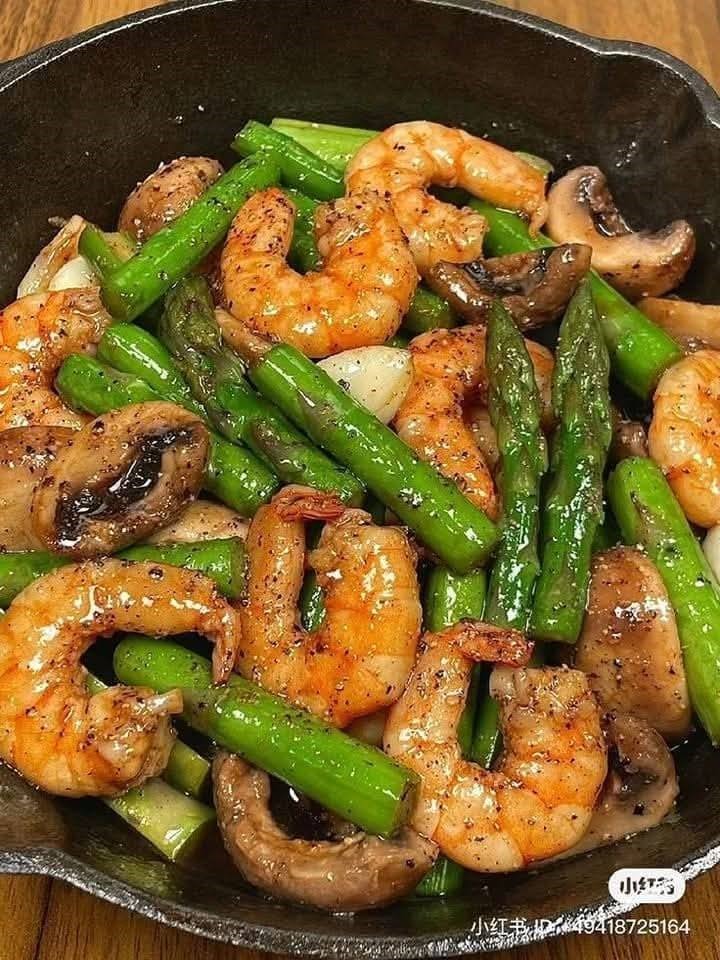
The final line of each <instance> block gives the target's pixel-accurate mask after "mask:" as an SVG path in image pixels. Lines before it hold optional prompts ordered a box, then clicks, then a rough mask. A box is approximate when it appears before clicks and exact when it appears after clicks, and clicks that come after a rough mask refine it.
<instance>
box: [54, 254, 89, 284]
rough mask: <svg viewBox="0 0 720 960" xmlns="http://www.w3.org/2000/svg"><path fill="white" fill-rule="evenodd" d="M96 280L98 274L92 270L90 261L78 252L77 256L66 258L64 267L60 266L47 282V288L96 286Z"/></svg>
mask: <svg viewBox="0 0 720 960" xmlns="http://www.w3.org/2000/svg"><path fill="white" fill-rule="evenodd" d="M98 282H99V281H98V275H97V274H96V273H95V271H94V270H93V267H92V264H91V263H90V261H89V260H86V259H85V257H83V256H82V254H78V255H77V257H73V258H72V260H68V262H67V263H66V264H65V266H64V267H60V269H59V270H58V272H57V273H56V274H55V276H54V277H53V278H52V280H51V281H50V283H49V284H48V290H70V289H75V288H77V287H96V286H97V284H98Z"/></svg>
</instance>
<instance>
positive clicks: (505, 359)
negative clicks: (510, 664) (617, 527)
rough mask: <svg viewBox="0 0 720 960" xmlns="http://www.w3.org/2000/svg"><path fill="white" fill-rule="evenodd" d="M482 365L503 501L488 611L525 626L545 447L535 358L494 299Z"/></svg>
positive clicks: (498, 620) (534, 571) (499, 620)
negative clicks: (496, 440) (486, 378)
mask: <svg viewBox="0 0 720 960" xmlns="http://www.w3.org/2000/svg"><path fill="white" fill-rule="evenodd" d="M485 364H486V368H487V372H488V382H489V395H488V408H489V411H490V419H491V421H492V425H493V427H494V428H495V432H496V434H497V438H498V449H499V452H500V472H499V475H498V478H497V481H498V490H499V493H500V500H501V502H502V505H503V509H502V520H501V523H500V531H501V535H500V542H499V544H498V548H497V551H496V553H495V558H494V561H493V566H492V571H491V573H490V584H489V587H488V600H487V607H486V610H485V618H486V620H488V621H489V622H490V623H495V624H497V625H498V626H503V627H515V628H516V629H517V630H526V629H527V625H528V621H529V619H530V612H531V610H532V596H533V590H534V587H535V581H536V580H537V577H538V574H539V572H540V561H539V559H538V527H539V516H540V482H541V480H542V476H543V474H544V473H545V470H546V469H547V448H546V445H545V437H544V435H543V432H542V428H541V426H540V415H541V403H540V393H539V391H538V387H537V383H536V382H535V371H534V368H533V365H532V361H531V360H530V355H529V354H528V351H527V347H526V346H525V341H524V340H523V338H522V335H521V334H520V332H519V331H518V329H517V327H516V326H515V323H514V321H513V318H512V317H511V315H510V313H509V312H508V311H507V310H506V309H505V307H504V306H503V305H502V304H501V303H500V302H499V301H498V302H496V303H495V304H494V305H493V307H492V308H491V312H490V318H489V323H488V337H487V348H486V356H485Z"/></svg>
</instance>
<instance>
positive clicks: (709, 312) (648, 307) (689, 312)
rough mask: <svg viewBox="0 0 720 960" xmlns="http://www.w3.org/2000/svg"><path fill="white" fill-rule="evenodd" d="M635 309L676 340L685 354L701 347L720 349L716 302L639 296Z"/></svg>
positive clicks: (719, 316)
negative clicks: (640, 298) (693, 301)
mask: <svg viewBox="0 0 720 960" xmlns="http://www.w3.org/2000/svg"><path fill="white" fill-rule="evenodd" d="M638 309H640V310H642V312H643V313H644V314H645V316H646V317H649V318H650V319H651V320H652V322H653V323H656V324H657V325H658V326H659V327H662V328H663V330H664V331H665V332H666V333H669V334H670V336H671V337H673V338H674V339H675V340H677V342H678V343H679V344H680V346H682V347H683V348H684V349H685V351H686V352H687V353H690V352H692V351H694V350H702V349H704V348H705V347H709V348H710V349H712V350H720V305H718V304H715V303H692V302H691V301H689V300H672V299H669V300H663V299H662V298H660V297H643V299H642V300H639V301H638Z"/></svg>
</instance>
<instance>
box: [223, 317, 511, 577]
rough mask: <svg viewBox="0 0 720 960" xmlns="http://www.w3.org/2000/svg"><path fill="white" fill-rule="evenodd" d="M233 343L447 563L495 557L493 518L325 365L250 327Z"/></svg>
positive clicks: (468, 565)
mask: <svg viewBox="0 0 720 960" xmlns="http://www.w3.org/2000/svg"><path fill="white" fill-rule="evenodd" d="M233 346H234V347H235V348H236V349H238V350H239V351H240V353H241V355H242V356H243V357H244V359H245V360H246V361H247V363H248V371H249V375H250V378H251V380H252V381H253V383H254V384H255V386H256V387H257V388H258V390H259V391H260V392H261V393H262V394H263V396H265V397H266V398H267V399H268V400H271V401H272V402H273V403H275V404H276V405H277V406H278V407H279V408H280V409H281V410H282V411H283V413H285V415H286V416H287V417H289V419H290V420H292V421H293V422H294V423H295V424H296V425H297V426H298V427H299V428H300V429H301V430H303V431H304V432H305V433H307V434H308V436H309V437H311V439H312V440H314V441H315V443H317V444H318V445H319V446H321V447H323V448H324V449H325V450H327V451H328V453H330V454H331V455H332V456H333V457H335V458H336V459H337V460H339V461H340V463H344V464H345V466H347V467H349V468H350V470H352V472H353V473H354V474H355V476H357V477H359V478H360V480H362V481H363V482H364V483H365V484H366V485H367V487H368V489H369V490H370V491H371V492H372V493H374V494H375V496H376V497H377V498H378V499H379V500H381V501H382V502H383V503H384V504H385V506H386V507H389V508H390V509H391V510H392V511H393V513H395V514H396V516H398V517H399V518H400V519H401V520H402V521H403V522H404V523H406V524H407V525H408V526H409V527H410V528H411V529H412V530H414V532H415V533H416V534H417V535H418V537H419V538H420V539H421V540H422V541H423V542H424V543H425V544H427V546H428V547H430V549H431V550H433V551H434V552H435V553H436V554H437V555H438V557H439V558H440V560H441V561H442V562H443V563H444V564H446V565H447V566H448V567H450V568H451V569H452V570H454V571H455V572H457V573H467V572H468V571H470V570H472V569H474V568H475V567H477V566H479V565H481V564H482V563H483V562H484V561H485V560H486V559H487V557H488V556H489V554H490V552H491V551H492V549H493V547H494V545H495V540H496V536H497V533H496V530H495V525H494V524H493V523H492V521H491V520H489V519H488V517H487V516H486V515H485V514H484V513H483V512H482V510H480V509H478V508H477V507H476V506H474V504H472V503H470V501H469V500H467V499H466V498H465V497H464V496H463V495H462V493H461V492H460V490H459V489H458V488H457V486H456V485H455V484H454V483H452V482H451V481H450V480H447V479H446V478H445V477H443V476H441V475H440V474H439V473H438V471H437V470H435V469H434V468H433V467H432V466H431V465H430V464H429V463H426V462H425V461H423V460H420V459H419V457H417V456H416V454H415V453H414V452H413V451H412V450H411V449H410V448H409V447H408V446H406V445H405V444H404V443H403V442H402V441H401V440H400V439H399V438H398V436H397V435H396V434H394V433H393V432H392V431H391V430H389V429H388V428H387V427H386V426H385V425H384V424H382V423H380V421H379V420H378V419H377V417H374V416H373V415H372V414H371V413H370V412H369V411H368V410H366V409H365V408H364V407H363V406H362V405H361V404H359V403H358V402H357V401H356V400H354V399H353V398H352V397H351V396H350V395H349V394H348V393H346V392H345V391H344V390H343V389H342V387H340V386H338V384H336V383H335V381H334V380H332V379H331V378H330V377H329V376H328V375H327V374H326V373H325V372H324V370H322V369H321V368H320V367H317V366H316V365H315V364H314V363H312V361H310V360H308V358H307V357H306V356H304V355H303V354H302V353H300V351H299V350H296V349H295V348H294V347H291V346H289V345H288V344H278V345H277V346H273V345H272V344H270V343H268V342H267V341H265V340H262V339H261V338H260V337H256V336H255V335H254V334H252V333H251V332H250V331H249V330H247V331H246V330H243V331H236V332H235V334H234V337H233Z"/></svg>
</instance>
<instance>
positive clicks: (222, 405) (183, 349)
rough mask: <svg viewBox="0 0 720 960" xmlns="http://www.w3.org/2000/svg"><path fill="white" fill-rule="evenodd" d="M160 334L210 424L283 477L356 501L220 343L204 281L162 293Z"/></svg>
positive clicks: (350, 481) (354, 490) (358, 495)
mask: <svg viewBox="0 0 720 960" xmlns="http://www.w3.org/2000/svg"><path fill="white" fill-rule="evenodd" d="M160 334H161V336H162V338H163V340H164V341H165V343H166V344H167V346H168V347H169V348H170V350H171V351H172V354H173V356H174V358H175V361H176V363H177V364H178V366H179V367H180V368H181V369H182V371H183V373H184V374H185V377H186V379H187V382H188V383H189V384H190V387H191V389H192V391H193V393H194V395H195V398H196V399H197V400H198V401H200V402H201V403H202V404H204V407H205V410H206V411H207V413H208V415H209V417H210V420H211V422H212V423H213V425H214V426H215V427H216V428H217V429H218V430H219V431H220V433H221V434H223V435H224V436H225V437H227V438H228V439H229V440H232V441H233V442H236V443H239V442H244V443H246V444H247V445H248V447H250V449H251V450H252V451H253V452H254V453H255V454H256V455H257V456H258V457H259V458H260V459H261V460H263V461H264V462H265V463H266V464H267V465H268V466H269V467H270V469H271V470H273V472H274V473H276V474H277V476H278V477H280V479H281V480H283V481H284V482H285V483H303V484H306V485H308V486H311V487H315V489H317V490H327V491H330V492H333V493H337V494H338V496H340V497H341V498H342V499H343V500H344V501H346V502H347V503H353V504H357V503H359V502H360V501H361V499H362V496H363V493H364V490H363V486H362V484H361V483H360V482H359V481H358V480H356V479H355V477H353V476H352V475H351V474H350V473H348V471H347V470H345V469H343V468H342V467H340V466H338V465H337V464H336V463H333V461H332V460H331V459H330V458H329V457H328V456H327V455H326V454H324V453H323V452H322V451H320V450H318V449H317V447H314V446H313V445H312V444H311V443H310V442H309V441H308V439H307V437H305V436H303V434H301V433H300V432H299V431H298V430H296V429H295V427H294V426H293V425H292V424H291V423H289V422H288V421H287V420H286V419H285V417H284V416H283V415H282V414H281V413H280V411H279V410H278V409H277V408H276V407H274V406H273V405H272V404H271V403H268V402H267V401H266V400H264V399H262V398H261V397H259V396H258V395H257V393H256V392H255V391H254V390H253V388H252V387H251V386H250V384H249V383H248V382H247V380H246V379H245V366H244V364H243V363H242V361H241V360H240V359H239V358H238V356H237V355H236V354H235V353H233V352H232V351H231V350H229V349H228V348H227V347H225V346H224V345H223V341H222V334H221V332H220V328H219V326H218V324H217V320H216V319H215V311H214V308H213V301H212V296H211V294H210V290H209V287H208V285H207V282H206V281H205V280H203V279H202V278H201V277H193V278H191V279H187V280H183V281H181V282H180V283H178V284H177V285H176V286H175V287H174V288H173V289H172V290H171V291H170V293H169V294H168V295H167V297H166V301H165V313H164V314H163V317H162V320H161V323H160Z"/></svg>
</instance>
